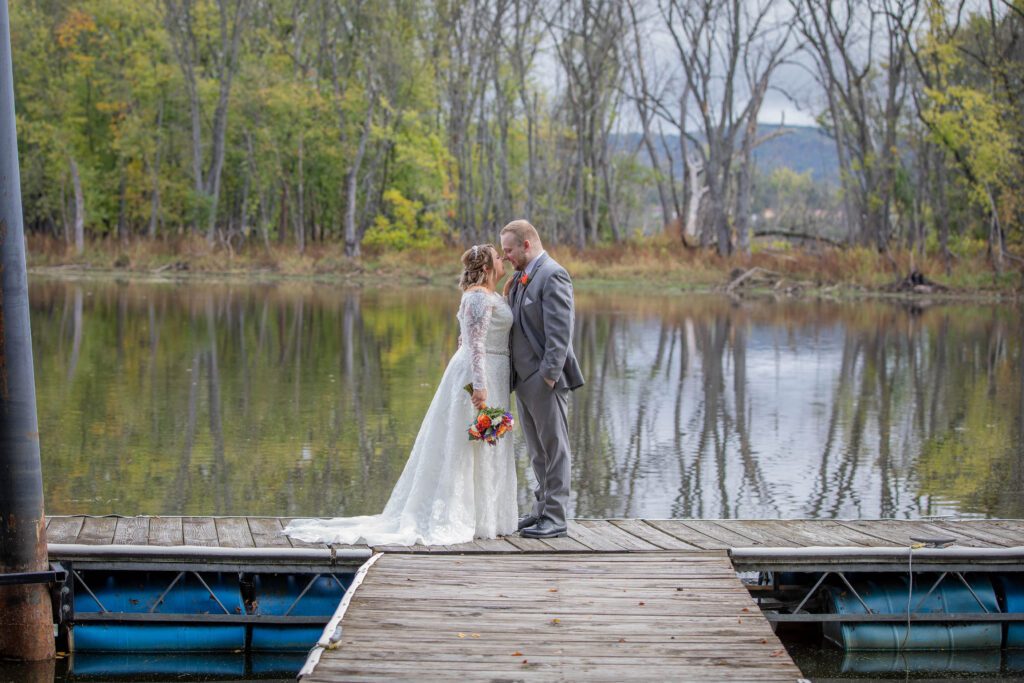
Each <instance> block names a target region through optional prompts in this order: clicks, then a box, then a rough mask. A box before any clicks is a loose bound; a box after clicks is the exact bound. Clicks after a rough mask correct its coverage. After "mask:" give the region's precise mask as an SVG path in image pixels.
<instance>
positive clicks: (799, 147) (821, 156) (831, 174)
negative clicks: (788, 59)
mask: <svg viewBox="0 0 1024 683" xmlns="http://www.w3.org/2000/svg"><path fill="white" fill-rule="evenodd" d="M780 131H781V132H780ZM777 132H779V133H780V134H779V135H777V136H776V137H773V138H772V139H771V140H768V141H767V142H765V143H764V144H762V145H761V146H760V147H758V148H757V149H755V150H754V160H755V163H756V164H757V167H758V168H759V169H760V170H761V171H762V172H765V173H771V172H772V171H773V170H775V169H776V168H789V169H792V170H794V171H796V172H797V173H804V172H806V171H810V172H811V177H812V178H814V179H815V180H816V181H818V182H825V183H828V184H830V185H833V186H835V185H838V184H839V162H838V160H837V158H836V147H835V143H834V142H833V141H832V138H830V137H829V136H828V135H826V134H825V132H824V131H822V130H821V129H820V128H817V127H815V126H778V125H761V126H758V134H759V136H760V137H762V138H763V137H765V136H768V135H771V134H773V133H777ZM665 144H666V146H667V147H668V149H669V150H671V152H672V158H673V159H674V161H675V172H676V177H677V178H678V177H679V176H680V174H681V173H682V162H681V161H680V159H679V156H680V155H679V136H677V135H666V136H665ZM639 145H640V134H639V133H629V134H625V135H618V136H615V138H614V139H613V140H612V146H613V147H615V148H617V149H627V150H632V149H636V148H637V147H638V146H639ZM640 158H641V159H643V160H644V161H646V160H647V154H646V153H643V154H641V156H640ZM662 158H663V159H664V158H667V155H666V156H663V157H662Z"/></svg>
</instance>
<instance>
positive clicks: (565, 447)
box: [516, 372, 572, 527]
mask: <svg viewBox="0 0 1024 683" xmlns="http://www.w3.org/2000/svg"><path fill="white" fill-rule="evenodd" d="M516 403H517V405H518V406H519V421H520V422H521V423H522V425H521V426H522V433H523V434H524V435H525V437H526V446H527V449H528V451H529V453H530V465H531V466H532V467H533V473H534V476H535V477H536V478H537V489H536V491H534V495H535V496H536V498H537V502H536V503H535V504H534V507H533V514H535V515H536V516H538V517H547V518H549V519H550V520H551V521H552V522H554V523H555V524H556V525H558V526H560V527H564V526H565V510H566V507H568V505H569V483H570V482H569V478H570V476H571V472H572V468H571V464H572V463H571V455H570V453H569V428H568V405H569V390H568V389H566V388H563V387H559V386H558V385H556V388H554V389H552V388H551V387H549V386H548V384H547V382H545V381H544V377H543V376H542V374H541V373H540V372H534V373H533V374H532V375H530V376H529V377H527V378H526V379H525V380H520V381H519V383H518V385H517V386H516Z"/></svg>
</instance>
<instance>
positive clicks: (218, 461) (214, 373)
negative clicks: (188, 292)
mask: <svg viewBox="0 0 1024 683" xmlns="http://www.w3.org/2000/svg"><path fill="white" fill-rule="evenodd" d="M206 328H207V332H208V334H209V336H210V339H209V344H210V346H209V349H208V350H207V351H206V364H207V382H208V384H207V387H208V390H209V401H210V406H209V411H210V435H211V436H212V437H213V467H214V481H215V482H216V484H217V488H218V489H219V493H218V495H217V496H215V497H214V498H215V503H214V510H215V511H216V512H218V513H220V512H222V511H226V510H231V509H232V508H231V485H230V472H229V471H228V465H227V461H226V460H225V458H224V427H223V421H222V419H221V398H220V363H219V362H218V360H217V324H216V316H215V315H214V310H213V300H212V299H207V301H206Z"/></svg>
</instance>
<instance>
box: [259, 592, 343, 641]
mask: <svg viewBox="0 0 1024 683" xmlns="http://www.w3.org/2000/svg"><path fill="white" fill-rule="evenodd" d="M311 578H312V577H311V576H309V575H303V574H259V575H257V576H255V577H254V578H253V588H254V594H255V596H256V609H255V613H256V614H258V615H260V616H285V612H288V610H289V608H290V609H291V612H289V613H288V616H293V617H323V623H321V624H312V625H310V624H302V625H295V626H289V625H285V624H281V625H277V624H275V625H266V626H264V625H260V626H254V627H253V629H252V642H251V645H250V647H251V648H252V649H253V650H254V651H255V650H302V651H307V650H309V649H310V648H311V647H313V646H314V645H316V641H317V640H319V638H320V634H321V633H322V632H323V629H324V626H325V625H326V624H327V622H328V621H330V618H331V615H333V614H334V611H335V610H336V609H337V608H338V603H340V602H341V599H342V598H343V597H344V595H345V591H346V590H347V589H348V586H349V585H350V584H351V581H352V574H339V575H337V580H335V578H334V577H333V576H330V575H321V576H320V577H318V578H317V579H316V580H315V581H313V585H312V586H310V588H309V590H307V591H306V592H305V593H304V594H303V593H302V591H303V589H305V588H306V586H307V585H308V584H309V581H310V579H311ZM300 595H301V596H302V597H301V599H299V600H298V602H296V598H299V596H300Z"/></svg>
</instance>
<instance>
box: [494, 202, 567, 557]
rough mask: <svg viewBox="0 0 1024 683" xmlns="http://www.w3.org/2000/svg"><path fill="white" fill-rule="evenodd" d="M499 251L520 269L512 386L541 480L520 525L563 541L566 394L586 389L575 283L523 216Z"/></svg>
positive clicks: (532, 534) (514, 302) (528, 532)
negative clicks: (576, 340) (575, 340)
mask: <svg viewBox="0 0 1024 683" xmlns="http://www.w3.org/2000/svg"><path fill="white" fill-rule="evenodd" d="M501 248H502V251H504V253H505V258H506V259H508V261H509V262H511V263H512V265H513V266H515V269H516V272H515V273H514V274H513V275H512V278H513V279H512V286H511V289H510V290H509V293H508V296H509V304H510V305H511V306H512V316H513V321H512V334H511V335H510V338H509V346H510V351H511V355H512V389H513V390H514V391H515V392H516V403H517V405H518V406H519V422H520V424H521V425H522V427H523V434H525V435H526V446H527V448H528V450H529V452H530V464H531V465H532V466H533V473H534V474H535V475H536V479H537V489H536V491H534V495H535V496H536V498H537V502H536V503H535V504H534V507H533V511H532V512H530V513H529V514H527V515H525V516H524V517H522V518H521V519H520V520H519V529H520V533H521V535H522V536H525V537H527V538H557V537H560V536H565V508H566V506H567V505H568V504H569V477H570V461H571V454H570V452H569V428H568V420H567V413H566V409H567V406H568V394H569V392H570V391H572V390H575V389H578V388H580V387H581V386H583V375H582V373H581V372H580V365H579V363H577V362H576V355H575V354H574V353H573V351H572V329H573V318H574V309H573V299H572V281H571V280H570V279H569V274H568V273H566V272H565V269H564V268H562V266H560V265H558V263H557V262H555V260H554V259H553V258H551V257H550V256H548V254H547V252H545V251H544V247H543V245H541V242H540V235H538V234H537V229H536V228H534V227H533V226H532V225H530V224H529V223H528V222H526V221H524V220H516V221H512V222H511V223H509V224H508V225H506V226H505V227H504V228H502V229H501Z"/></svg>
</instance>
